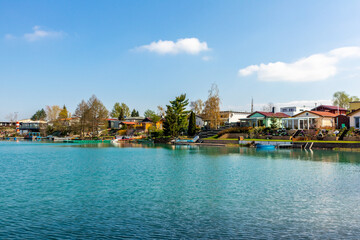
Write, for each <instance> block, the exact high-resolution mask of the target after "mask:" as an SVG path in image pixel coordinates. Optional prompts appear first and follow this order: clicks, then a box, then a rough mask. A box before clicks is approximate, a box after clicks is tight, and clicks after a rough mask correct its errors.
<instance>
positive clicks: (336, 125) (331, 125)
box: [283, 111, 349, 130]
mask: <svg viewBox="0 0 360 240" xmlns="http://www.w3.org/2000/svg"><path fill="white" fill-rule="evenodd" d="M283 126H284V127H285V128H289V129H297V130H304V129H316V128H319V129H340V128H343V127H349V118H348V117H347V116H345V115H342V114H334V113H332V112H325V111H304V112H301V113H299V114H297V115H295V116H293V117H291V118H285V119H283Z"/></svg>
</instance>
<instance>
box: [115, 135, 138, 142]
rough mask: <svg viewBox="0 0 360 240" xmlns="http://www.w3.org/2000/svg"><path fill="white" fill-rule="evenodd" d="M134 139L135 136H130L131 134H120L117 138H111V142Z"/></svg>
mask: <svg viewBox="0 0 360 240" xmlns="http://www.w3.org/2000/svg"><path fill="white" fill-rule="evenodd" d="M134 139H135V138H134V137H131V136H121V137H119V138H116V139H114V140H111V143H121V142H126V141H131V140H134Z"/></svg>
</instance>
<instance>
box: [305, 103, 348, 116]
mask: <svg viewBox="0 0 360 240" xmlns="http://www.w3.org/2000/svg"><path fill="white" fill-rule="evenodd" d="M311 111H316V112H330V113H333V114H337V115H340V114H341V115H346V112H347V110H346V109H345V108H341V107H338V106H330V105H320V106H318V107H315V108H313V109H311Z"/></svg>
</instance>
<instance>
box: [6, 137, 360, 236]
mask: <svg viewBox="0 0 360 240" xmlns="http://www.w3.org/2000/svg"><path fill="white" fill-rule="evenodd" d="M11 238H17V239H31V238H32V239H50V238H51V239H75V238H81V239H83V238H87V239H101V238H133V239H134V238H135V239H147V238H156V239H179V238H183V239H193V238H202V239H259V238H260V239H314V238H315V239H359V238H360V153H353V152H336V151H320V150H319V151H313V152H309V151H301V150H276V151H272V152H269V151H257V150H256V149H249V148H237V147H231V148H230V147H229V148H225V147H223V148H220V147H219V148H217V147H186V146H185V147H175V146H156V147H154V146H146V145H144V146H142V145H127V146H123V147H114V146H112V145H110V144H89V145H79V144H56V143H36V142H35V143H33V142H4V141H3V142H0V239H11Z"/></svg>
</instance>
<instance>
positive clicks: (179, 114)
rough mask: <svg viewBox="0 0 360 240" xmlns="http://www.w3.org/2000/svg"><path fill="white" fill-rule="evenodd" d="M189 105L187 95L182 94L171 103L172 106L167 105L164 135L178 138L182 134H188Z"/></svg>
mask: <svg viewBox="0 0 360 240" xmlns="http://www.w3.org/2000/svg"><path fill="white" fill-rule="evenodd" d="M188 104H189V100H188V99H186V94H181V95H180V96H178V97H176V98H175V100H174V101H170V105H166V116H165V122H164V133H165V134H166V135H168V136H169V135H170V136H173V137H176V136H179V134H180V133H182V132H186V130H187V125H188V121H187V115H188V112H187V111H186V106H187V105H188Z"/></svg>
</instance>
